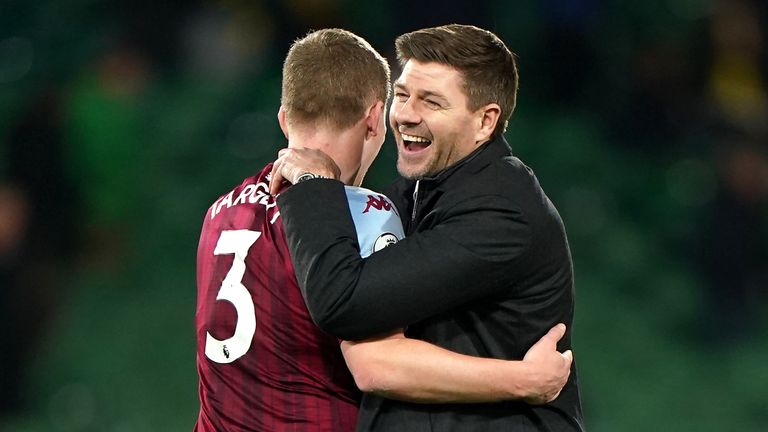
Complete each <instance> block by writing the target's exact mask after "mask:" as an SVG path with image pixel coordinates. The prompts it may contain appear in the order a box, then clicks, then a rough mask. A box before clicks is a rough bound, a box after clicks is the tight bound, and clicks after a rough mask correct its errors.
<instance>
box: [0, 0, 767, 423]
mask: <svg viewBox="0 0 768 432" xmlns="http://www.w3.org/2000/svg"><path fill="white" fill-rule="evenodd" d="M766 18H768V8H767V7H766V5H765V2H763V1H749V0H727V1H726V0H723V1H715V0H647V1H644V2H630V1H619V0H605V1H598V0H541V1H536V2H533V1H532V2H471V3H469V2H463V1H448V0H443V1H421V2H407V1H404V0H391V1H386V2H384V1H369V2H360V1H352V0H286V1H282V2H280V1H274V0H273V1H268V0H251V1H245V0H239V1H238V0H231V1H202V0H196V1H184V2H181V1H162V0H156V1H155V0H152V1H151V0H138V1H131V2H118V1H96V0H72V1H68V2H61V1H54V0H40V1H30V2H24V1H21V0H5V1H2V2H0V290H1V291H0V316H1V317H2V318H1V319H2V321H0V322H1V323H2V336H1V337H2V339H0V346H2V353H0V359H1V360H0V379H2V382H0V430H2V431H30V432H31V431H116V432H128V431H143V432H148V431H185V430H191V429H192V427H193V425H194V422H195V419H196V415H197V403H198V402H197V375H196V372H195V365H194V343H195V340H194V309H195V269H194V260H195V252H196V247H197V236H198V233H199V228H200V224H201V221H202V217H203V215H204V213H205V211H206V209H207V207H208V206H209V205H210V204H211V203H212V202H213V201H214V200H215V199H216V198H217V197H218V196H219V195H220V194H221V193H223V192H225V191H227V190H229V188H230V187H231V186H233V185H235V184H237V183H239V182H240V181H241V179H242V178H244V177H246V176H249V175H251V174H252V173H254V172H256V171H258V170H259V169H260V168H261V167H262V166H263V165H264V164H265V163H267V162H269V161H271V159H272V158H273V156H274V155H275V154H276V152H277V150H278V149H279V148H281V147H282V146H283V145H284V141H283V139H282V135H281V134H280V131H279V129H278V126H277V121H276V113H277V109H278V106H279V95H280V67H281V60H282V58H283V56H284V54H285V52H286V51H287V49H288V47H289V44H290V42H291V41H292V40H294V39H295V38H297V37H299V36H302V35H303V34H305V33H306V32H307V31H308V30H309V29H313V28H322V27H329V26H336V27H343V28H347V29H349V30H352V31H354V32H356V33H358V34H360V35H361V36H363V37H365V38H366V39H368V40H369V41H370V42H371V43H372V44H373V45H374V47H376V48H377V49H379V50H380V51H381V52H382V53H383V54H385V55H386V56H387V57H388V58H389V59H390V60H391V61H393V60H394V59H393V55H392V50H393V41H394V38H395V37H396V36H397V35H399V34H401V33H404V32H406V31H410V30H414V29H416V28H420V27H425V26H431V25H437V24H445V23H450V22H460V23H467V24H476V25H479V26H481V27H484V28H487V29H489V30H492V31H494V32H495V33H496V34H498V35H499V36H500V37H501V38H502V39H503V40H504V41H505V42H506V43H507V44H508V46H509V47H510V48H511V49H512V50H513V51H515V52H516V53H517V54H518V56H519V62H520V73H521V81H520V82H521V87H520V94H519V102H518V108H517V111H516V113H515V114H514V116H513V118H512V121H511V123H510V128H509V130H508V132H507V138H508V140H509V141H510V143H511V144H512V146H513V149H514V151H515V153H516V154H517V155H519V156H520V157H521V158H522V159H523V160H524V161H525V162H526V163H527V164H528V165H529V166H531V167H532V168H533V169H534V171H536V173H537V175H538V176H539V178H540V180H541V182H542V184H543V186H544V188H545V190H546V191H547V192H548V194H549V196H550V198H551V199H552V201H553V202H554V203H555V205H556V206H557V207H558V208H559V210H560V212H561V214H562V216H563V218H564V221H565V224H566V227H567V229H568V233H569V238H570V241H571V247H572V252H573V257H574V263H575V271H576V285H577V286H576V288H577V307H576V322H575V328H574V331H575V341H574V344H575V354H576V359H577V362H578V367H579V373H580V377H581V383H582V387H581V389H582V396H583V402H584V410H585V416H586V422H587V426H588V429H589V430H590V431H593V432H606V431H648V430H660V431H735V430H738V431H764V430H766V428H767V426H766V424H768V364H766V363H767V362H768V344H766V340H767V338H766V335H767V334H768V332H767V330H768V320H766V318H765V312H766V310H767V309H768V282H767V280H768V278H767V269H768V258H766V256H767V255H768V246H767V245H768V237H766V231H768V230H766V228H768V217H766V214H767V213H766V203H767V202H768V162H767V160H768V159H766V151H767V150H768V140H767V139H766V137H767V136H768V134H767V133H766V132H767V131H768V74H767V73H766V72H768V67H767V66H768V60H767V57H768V55H767V54H768V50H767V49H766V43H767V42H768V26H767V25H766ZM393 65H394V62H393ZM394 69H395V70H394V73H399V71H397V67H394ZM394 158H395V150H394V145H393V144H392V140H391V138H388V140H387V143H385V147H384V149H383V150H382V153H381V155H380V157H379V159H378V160H377V162H376V163H375V165H374V167H373V169H372V171H371V172H370V174H369V176H368V178H367V179H366V183H365V186H368V187H370V188H374V189H381V188H383V187H385V186H386V185H387V184H388V183H389V182H390V181H391V180H392V179H393V178H394V175H395V171H394Z"/></svg>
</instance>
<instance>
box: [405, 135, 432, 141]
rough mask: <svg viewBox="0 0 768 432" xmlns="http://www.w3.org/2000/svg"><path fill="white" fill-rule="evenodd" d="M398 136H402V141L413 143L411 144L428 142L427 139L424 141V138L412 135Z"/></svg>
mask: <svg viewBox="0 0 768 432" xmlns="http://www.w3.org/2000/svg"><path fill="white" fill-rule="evenodd" d="M400 135H402V136H403V139H404V140H406V141H413V142H430V141H429V140H428V139H426V138H422V137H418V136H413V135H406V134H400Z"/></svg>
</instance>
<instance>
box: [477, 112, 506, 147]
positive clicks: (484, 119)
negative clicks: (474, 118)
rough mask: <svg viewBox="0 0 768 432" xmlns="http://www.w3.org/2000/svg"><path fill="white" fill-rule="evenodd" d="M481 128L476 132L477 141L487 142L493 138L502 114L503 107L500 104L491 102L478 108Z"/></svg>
mask: <svg viewBox="0 0 768 432" xmlns="http://www.w3.org/2000/svg"><path fill="white" fill-rule="evenodd" d="M477 112H478V115H479V117H478V121H479V125H478V126H479V128H478V129H477V132H476V133H475V142H485V141H487V140H489V139H490V138H491V135H493V131H494V129H496V124H497V123H498V122H499V117H500V116H501V107H500V106H499V105H498V104H495V103H490V104H488V105H486V106H484V107H481V108H480V109H478V110H477Z"/></svg>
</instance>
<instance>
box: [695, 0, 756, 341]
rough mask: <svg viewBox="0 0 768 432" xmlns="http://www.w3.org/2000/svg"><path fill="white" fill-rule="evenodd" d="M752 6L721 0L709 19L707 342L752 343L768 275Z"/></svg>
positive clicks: (704, 234)
mask: <svg viewBox="0 0 768 432" xmlns="http://www.w3.org/2000/svg"><path fill="white" fill-rule="evenodd" d="M764 12H765V11H764V10H761V9H760V4H759V3H756V2H753V1H750V0H727V1H726V0H720V1H717V2H716V3H715V8H714V13H713V15H712V17H711V19H710V21H709V27H708V30H709V43H710V44H711V46H710V53H709V54H708V57H709V58H708V61H709V64H708V66H707V68H706V69H705V70H706V74H707V75H706V76H705V77H704V78H705V81H704V82H705V83H706V88H705V89H704V94H705V96H706V97H707V101H708V104H707V108H708V112H707V116H706V123H707V124H706V130H707V132H708V133H709V134H710V136H711V137H713V139H714V142H713V149H712V155H711V157H712V165H713V169H714V170H715V172H716V174H717V179H718V185H717V189H716V192H715V196H714V199H713V200H712V201H711V202H710V203H709V204H708V208H707V211H706V212H705V213H704V217H703V220H702V222H703V223H702V225H701V228H700V234H699V241H700V244H699V245H700V247H701V249H700V254H699V257H700V260H699V264H700V266H701V269H700V271H701V274H702V275H703V276H704V277H705V278H706V281H705V282H706V287H707V289H708V292H707V293H706V296H705V309H704V311H703V315H702V319H703V321H704V323H703V326H702V327H703V328H704V329H705V331H706V332H707V335H706V336H707V338H708V341H712V342H720V343H724V344H727V343H733V342H738V341H741V340H745V339H748V338H749V337H750V336H752V335H751V334H750V332H751V331H752V328H753V326H752V325H751V324H754V321H755V318H756V316H757V314H758V313H760V311H759V310H758V309H757V308H758V307H759V306H760V305H761V304H764V301H765V298H764V297H763V298H761V296H764V295H765V294H766V285H767V284H768V279H766V276H767V275H766V272H768V270H767V269H768V237H767V236H766V228H768V227H767V225H768V223H767V222H766V221H768V212H767V211H766V210H767V207H768V156H767V155H768V74H767V73H766V72H767V70H766V65H767V62H766V60H767V59H766V56H765V49H764V47H765V43H766V36H768V35H766V33H765V31H764V27H761V24H762V23H761V19H764V18H765V14H764Z"/></svg>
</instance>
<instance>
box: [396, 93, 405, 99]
mask: <svg viewBox="0 0 768 432" xmlns="http://www.w3.org/2000/svg"><path fill="white" fill-rule="evenodd" d="M395 97H396V98H398V99H400V100H403V99H408V95H407V94H406V93H403V92H397V93H395Z"/></svg>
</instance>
